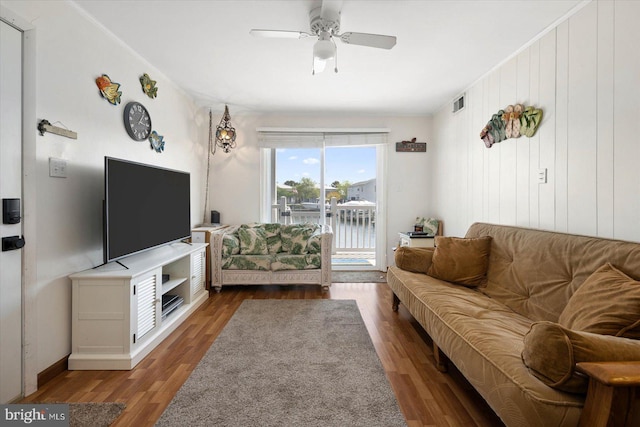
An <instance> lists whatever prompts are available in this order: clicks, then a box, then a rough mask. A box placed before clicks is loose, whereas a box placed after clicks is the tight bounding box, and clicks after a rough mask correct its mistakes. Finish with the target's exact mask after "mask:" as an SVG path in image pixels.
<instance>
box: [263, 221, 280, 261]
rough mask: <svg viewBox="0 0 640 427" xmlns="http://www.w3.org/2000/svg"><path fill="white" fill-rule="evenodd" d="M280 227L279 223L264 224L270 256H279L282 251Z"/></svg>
mask: <svg viewBox="0 0 640 427" xmlns="http://www.w3.org/2000/svg"><path fill="white" fill-rule="evenodd" d="M280 227H281V225H280V224H278V223H268V224H264V232H265V235H266V236H267V246H268V247H269V253H270V254H277V253H278V252H281V251H282V239H281V238H280Z"/></svg>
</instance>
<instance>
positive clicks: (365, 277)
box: [331, 270, 387, 283]
mask: <svg viewBox="0 0 640 427" xmlns="http://www.w3.org/2000/svg"><path fill="white" fill-rule="evenodd" d="M331 282H332V283H387V273H385V272H383V271H355V270H354V271H347V270H332V271H331Z"/></svg>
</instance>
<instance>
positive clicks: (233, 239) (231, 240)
mask: <svg viewBox="0 0 640 427" xmlns="http://www.w3.org/2000/svg"><path fill="white" fill-rule="evenodd" d="M239 253H240V240H238V237H237V236H236V235H235V234H225V235H224V236H222V258H228V257H230V256H231V255H238V254H239Z"/></svg>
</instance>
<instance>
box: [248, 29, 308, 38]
mask: <svg viewBox="0 0 640 427" xmlns="http://www.w3.org/2000/svg"><path fill="white" fill-rule="evenodd" d="M249 34H251V35H253V36H256V37H267V38H278V39H303V38H305V37H309V36H311V34H309V33H305V32H302V31H285V30H251V31H249Z"/></svg>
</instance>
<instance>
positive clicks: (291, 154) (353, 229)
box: [268, 145, 384, 270]
mask: <svg viewBox="0 0 640 427" xmlns="http://www.w3.org/2000/svg"><path fill="white" fill-rule="evenodd" d="M378 152H379V149H378V147H377V146H375V145H369V146H328V147H319V148H318V147H313V148H290V147H289V148H274V149H272V150H271V153H270V156H269V157H270V158H271V164H270V167H269V168H268V169H269V170H271V171H272V173H271V176H272V183H271V185H270V191H269V192H270V194H271V195H272V197H273V203H272V204H271V210H270V212H271V217H270V218H269V221H272V222H280V223H283V224H295V223H302V222H313V223H320V224H329V225H331V226H332V227H333V232H334V248H333V252H334V256H333V267H334V268H335V269H358V270H359V269H375V268H376V265H378V264H379V261H378V260H377V258H378V257H377V248H378V247H381V245H380V244H379V243H378V242H377V240H378V237H377V229H376V222H377V221H378V218H377V216H378V199H379V196H378V163H379V153H378ZM383 252H384V251H383Z"/></svg>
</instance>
